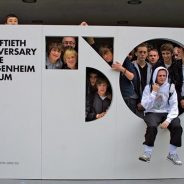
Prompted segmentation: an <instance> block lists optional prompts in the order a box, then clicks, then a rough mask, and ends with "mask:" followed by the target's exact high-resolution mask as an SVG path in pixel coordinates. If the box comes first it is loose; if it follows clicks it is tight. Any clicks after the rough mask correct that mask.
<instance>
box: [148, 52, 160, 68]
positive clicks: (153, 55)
mask: <svg viewBox="0 0 184 184" xmlns="http://www.w3.org/2000/svg"><path fill="white" fill-rule="evenodd" d="M158 60H159V54H158V50H157V49H151V50H150V51H149V52H148V61H149V63H150V64H151V65H154V64H155V63H157V62H158Z"/></svg>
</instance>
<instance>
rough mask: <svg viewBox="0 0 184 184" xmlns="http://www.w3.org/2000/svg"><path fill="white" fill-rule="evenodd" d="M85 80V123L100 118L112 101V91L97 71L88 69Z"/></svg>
mask: <svg viewBox="0 0 184 184" xmlns="http://www.w3.org/2000/svg"><path fill="white" fill-rule="evenodd" d="M86 73H87V80H86V121H92V120H96V119H99V118H102V117H103V116H104V115H105V114H106V112H107V110H108V108H109V106H110V104H111V100H112V89H111V86H110V84H109V81H108V80H107V78H106V77H105V76H104V75H103V74H102V73H100V72H99V71H97V70H95V69H92V68H88V69H87V72H86Z"/></svg>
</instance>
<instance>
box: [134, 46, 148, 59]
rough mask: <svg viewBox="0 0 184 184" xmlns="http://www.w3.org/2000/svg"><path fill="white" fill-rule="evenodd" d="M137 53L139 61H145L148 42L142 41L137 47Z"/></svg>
mask: <svg viewBox="0 0 184 184" xmlns="http://www.w3.org/2000/svg"><path fill="white" fill-rule="evenodd" d="M135 55H136V56H137V61H141V62H143V61H145V60H146V58H147V56H148V44H147V43H141V44H140V45H138V46H137V47H136V49H135Z"/></svg>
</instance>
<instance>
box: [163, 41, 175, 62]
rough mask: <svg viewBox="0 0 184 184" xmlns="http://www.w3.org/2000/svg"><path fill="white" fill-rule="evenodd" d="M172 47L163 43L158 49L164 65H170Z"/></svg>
mask: <svg viewBox="0 0 184 184" xmlns="http://www.w3.org/2000/svg"><path fill="white" fill-rule="evenodd" d="M173 50H174V47H173V45H172V44H171V43H164V44H163V45H161V47H160V51H161V53H162V58H163V61H164V63H171V62H172V56H173Z"/></svg>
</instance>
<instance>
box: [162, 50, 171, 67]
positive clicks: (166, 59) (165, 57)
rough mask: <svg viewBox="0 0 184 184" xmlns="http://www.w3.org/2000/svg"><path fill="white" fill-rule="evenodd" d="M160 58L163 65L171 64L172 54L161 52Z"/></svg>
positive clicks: (166, 51)
mask: <svg viewBox="0 0 184 184" xmlns="http://www.w3.org/2000/svg"><path fill="white" fill-rule="evenodd" d="M162 58H163V60H164V63H166V64H171V62H172V53H171V52H170V51H168V50H165V51H162Z"/></svg>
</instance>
